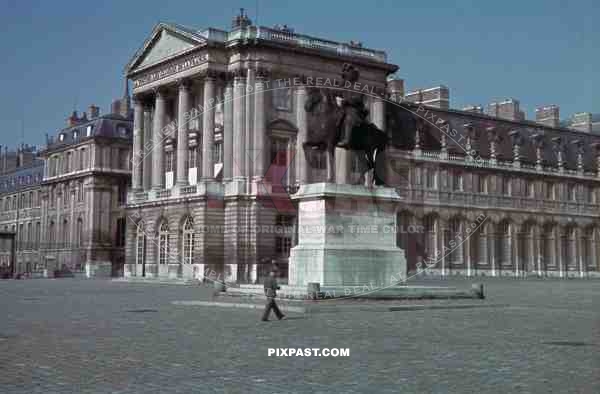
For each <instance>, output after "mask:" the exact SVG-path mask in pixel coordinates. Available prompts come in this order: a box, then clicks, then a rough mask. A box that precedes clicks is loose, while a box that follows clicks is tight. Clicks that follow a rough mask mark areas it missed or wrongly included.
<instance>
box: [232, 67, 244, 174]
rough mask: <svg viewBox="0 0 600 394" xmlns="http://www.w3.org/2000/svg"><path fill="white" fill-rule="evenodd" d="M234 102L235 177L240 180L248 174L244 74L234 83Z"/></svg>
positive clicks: (238, 76) (239, 75)
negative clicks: (246, 167) (246, 168)
mask: <svg viewBox="0 0 600 394" xmlns="http://www.w3.org/2000/svg"><path fill="white" fill-rule="evenodd" d="M234 84H235V85H234V95H235V97H234V101H233V141H234V146H233V177H234V178H239V177H243V176H245V174H246V170H245V161H246V160H245V156H246V143H245V141H246V136H245V131H244V129H245V125H246V123H245V120H244V118H245V115H246V97H245V94H246V81H245V80H244V77H243V74H241V73H238V75H236V77H235V81H234Z"/></svg>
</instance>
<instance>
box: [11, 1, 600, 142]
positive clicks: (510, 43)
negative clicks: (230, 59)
mask: <svg viewBox="0 0 600 394" xmlns="http://www.w3.org/2000/svg"><path fill="white" fill-rule="evenodd" d="M257 3H258V4H259V12H258V19H259V20H258V22H259V24H261V25H265V26H272V25H274V24H287V25H288V26H290V27H293V28H294V29H295V30H296V31H297V32H302V33H306V34H310V35H314V36H318V37H323V38H329V39H333V40H339V41H345V42H347V41H350V40H358V41H362V42H363V44H364V45H365V46H367V47H370V48H377V49H383V50H386V51H387V52H388V59H389V61H390V62H391V63H395V64H398V65H399V66H400V71H399V73H398V74H399V76H400V77H402V78H404V79H405V85H406V88H407V89H408V90H412V89H414V88H419V87H429V86H434V85H437V84H445V85H447V86H448V87H449V88H450V99H451V106H452V107H454V108H461V107H462V106H463V105H466V104H483V105H485V104H486V103H488V102H490V101H493V100H497V99H503V98H507V97H514V98H517V99H519V100H520V101H521V105H522V107H523V108H524V109H525V110H526V112H527V116H528V118H532V117H533V110H534V108H535V107H536V106H537V105H542V104H544V105H545V104H558V105H560V107H561V118H566V117H568V116H570V115H571V114H572V113H574V112H580V111H590V112H600V94H598V91H599V88H600V72H598V70H600V51H598V49H597V44H598V43H600V28H599V27H598V26H597V25H595V24H594V22H595V23H596V24H597V23H598V22H599V21H600V7H598V5H597V4H595V3H596V2H595V1H593V0H589V1H585V0H581V1H569V2H566V1H556V0H546V1H541V0H530V1H512V0H504V1H495V2H489V1H467V0H464V1H456V2H450V1H433V0H430V1H422V2H416V1H412V2H405V1H398V0H383V1H373V2H369V1H354V0H346V1H339V2H338V1H335V2H334V1H309V0H304V1H297V2H292V1H281V0H279V1H274V0H259V1H258V2H257V1H256V0H251V1H227V0H220V1H200V0H190V1H164V0H163V1H156V0H146V1H143V2H142V1H122V0H121V1H112V0H102V1H90V2H87V1H71V0H68V1H67V0H64V1H55V2H51V1H27V0H20V1H17V0H4V2H3V4H2V13H0V29H1V31H0V32H1V33H2V34H0V48H1V49H2V54H3V59H2V61H1V62H0V87H1V92H2V94H0V130H1V133H0V144H2V145H7V144H8V145H11V146H14V145H16V144H17V143H18V142H20V141H21V140H23V139H22V138H21V129H22V126H21V125H22V119H24V120H25V121H24V135H25V137H24V140H23V141H24V142H26V143H30V144H42V143H44V134H45V133H55V132H56V131H57V130H59V129H60V128H62V127H63V126H64V124H65V119H66V118H67V116H68V114H70V112H71V111H73V109H74V107H76V108H77V109H78V110H79V111H84V110H86V108H87V107H88V106H89V105H90V104H92V103H95V104H97V105H99V106H100V107H101V109H102V113H106V112H107V111H108V109H109V105H110V102H111V101H112V99H113V98H115V97H118V96H121V95H122V91H123V82H122V74H123V68H124V65H125V64H126V63H127V61H128V60H129V59H130V57H131V56H132V55H133V53H134V52H135V50H136V49H137V48H138V47H139V46H140V45H141V44H142V42H143V40H144V39H145V38H146V37H147V36H148V34H149V33H150V31H151V30H152V28H153V26H154V25H155V24H156V23H157V22H159V21H172V22H177V23H181V24H185V25H189V26H192V27H198V28H200V27H207V26H213V27H217V28H229V25H230V23H231V17H232V16H233V15H234V14H235V13H236V12H238V11H237V10H238V9H239V7H245V8H246V9H247V10H248V13H249V15H250V17H251V18H252V19H256V4H257ZM595 44H596V45H595ZM594 93H596V94H594Z"/></svg>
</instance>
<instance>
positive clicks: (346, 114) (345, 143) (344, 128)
mask: <svg viewBox="0 0 600 394" xmlns="http://www.w3.org/2000/svg"><path fill="white" fill-rule="evenodd" d="M358 77H359V72H358V70H357V69H355V68H354V67H353V66H352V65H351V64H348V63H346V64H344V67H343V69H342V80H343V81H344V88H346V86H348V87H349V88H350V89H348V90H346V89H344V90H342V93H341V95H342V103H341V105H342V108H341V111H340V112H339V115H338V116H339V118H338V121H337V126H338V127H337V129H338V130H339V131H340V136H339V141H338V143H337V146H339V147H340V148H346V149H351V148H352V145H353V143H352V142H353V140H354V138H353V136H352V131H353V130H354V129H355V128H356V127H357V126H360V125H362V124H364V123H365V122H366V119H367V116H368V115H369V110H368V109H366V108H365V103H364V101H363V94H361V93H358V92H354V91H352V86H353V85H354V83H355V82H356V81H358Z"/></svg>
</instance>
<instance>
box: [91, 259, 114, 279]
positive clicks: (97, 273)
mask: <svg viewBox="0 0 600 394" xmlns="http://www.w3.org/2000/svg"><path fill="white" fill-rule="evenodd" d="M111 271H112V263H111V262H110V261H92V262H90V261H88V262H87V263H85V277H86V278H110V276H111V275H110V274H111Z"/></svg>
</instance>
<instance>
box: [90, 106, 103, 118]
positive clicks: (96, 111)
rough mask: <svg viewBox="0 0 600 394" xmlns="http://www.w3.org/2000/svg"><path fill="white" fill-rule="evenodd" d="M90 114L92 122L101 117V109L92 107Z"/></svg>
mask: <svg viewBox="0 0 600 394" xmlns="http://www.w3.org/2000/svg"><path fill="white" fill-rule="evenodd" d="M88 112H89V113H90V120H91V119H96V118H97V117H98V116H100V108H99V107H97V106H95V105H94V104H92V105H90V107H89V108H88Z"/></svg>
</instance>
